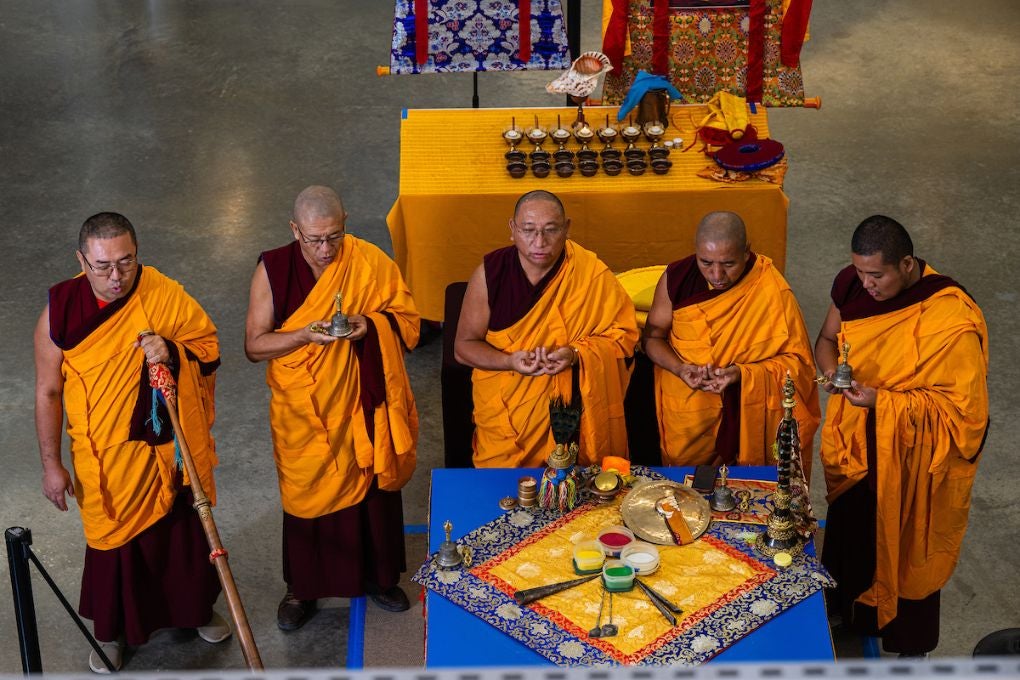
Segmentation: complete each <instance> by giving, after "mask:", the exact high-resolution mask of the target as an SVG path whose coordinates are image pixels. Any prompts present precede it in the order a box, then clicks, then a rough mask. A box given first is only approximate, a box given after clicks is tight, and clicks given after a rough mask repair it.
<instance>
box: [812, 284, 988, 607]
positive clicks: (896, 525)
mask: <svg viewBox="0 0 1020 680" xmlns="http://www.w3.org/2000/svg"><path fill="white" fill-rule="evenodd" d="M923 273H924V276H933V275H936V274H937V272H935V270H934V269H932V268H931V267H930V266H926V267H925V269H924V272H923ZM915 285H916V284H915ZM908 290H909V289H908ZM901 295H902V293H901ZM894 300H895V298H894V299H893V300H891V301H890V302H892V301H894ZM844 342H848V343H850V346H851V350H850V355H849V361H848V363H849V364H850V365H851V366H852V367H853V376H854V379H855V380H857V381H858V382H860V383H861V384H862V385H867V386H869V387H875V388H877V389H878V397H877V401H876V404H875V408H874V411H875V430H876V432H875V434H876V442H877V444H878V450H877V451H876V452H875V453H876V455H877V460H876V462H877V466H876V467H877V470H876V472H877V487H876V492H877V497H878V507H877V513H876V523H877V532H876V543H877V545H876V567H875V580H874V583H873V585H872V587H871V588H870V589H868V590H867V591H865V592H864V594H863V595H861V597H859V598H858V601H859V602H861V603H863V604H866V605H870V606H873V607H877V608H878V625H879V627H882V626H884V625H886V624H887V623H889V622H890V621H891V620H892V619H893V618H895V616H896V612H897V598H898V597H902V598H905V599H910V600H920V599H923V598H925V597H927V596H928V595H931V594H932V593H934V592H935V591H936V590H939V589H940V588H942V587H943V586H944V585H945V584H946V582H947V581H948V580H949V577H950V576H951V575H952V573H953V569H955V567H956V562H957V560H958V559H959V555H960V543H961V542H962V540H963V534H964V532H965V531H966V528H967V514H968V512H969V510H970V492H971V486H972V484H973V481H974V475H975V473H976V472H977V461H978V457H979V454H980V450H981V445H982V442H983V440H984V436H985V432H986V429H987V424H988V386H987V373H988V331H987V328H986V326H985V320H984V315H983V314H982V313H981V310H980V309H979V308H978V306H977V304H976V303H975V302H974V301H973V300H972V299H971V298H970V296H969V295H967V294H966V292H965V291H963V290H962V289H960V288H959V287H957V286H955V285H952V286H949V287H946V288H943V289H942V290H939V291H938V292H936V293H934V294H933V295H931V296H930V297H928V298H927V299H924V300H922V301H920V302H917V303H915V304H912V305H909V306H907V307H905V308H903V309H898V310H896V311H891V312H889V313H885V314H877V315H874V316H868V317H865V318H859V319H854V320H850V321H847V320H844V321H842V323H841V325H840V334H839V338H838V344H839V346H841V347H842V345H843V343H844ZM868 410H869V409H864V408H858V407H856V406H854V405H852V404H850V403H849V402H848V401H846V399H844V398H843V397H842V396H840V395H833V396H831V397H829V401H828V405H827V406H826V413H825V424H824V426H823V427H822V451H821V458H822V464H823V465H824V466H825V481H826V486H827V487H828V500H829V502H830V503H831V502H832V501H833V500H835V499H836V498H838V497H839V496H840V495H841V494H842V493H843V492H844V491H846V490H847V489H849V488H850V487H852V486H853V485H854V484H856V483H858V482H861V481H862V480H864V478H865V477H866V475H867V474H868V451H867V430H866V421H867V415H868Z"/></svg>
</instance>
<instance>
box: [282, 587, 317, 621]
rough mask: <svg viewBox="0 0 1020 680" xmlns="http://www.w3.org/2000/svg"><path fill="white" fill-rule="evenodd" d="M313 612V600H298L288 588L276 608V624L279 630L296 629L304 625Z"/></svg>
mask: <svg viewBox="0 0 1020 680" xmlns="http://www.w3.org/2000/svg"><path fill="white" fill-rule="evenodd" d="M313 614H315V600H299V599H297V598H296V597H294V593H292V592H290V591H289V590H288V591H287V594H286V595H284V596H283V599H282V600H280V606H279V607H277V609H276V625H277V626H278V627H279V628H280V630H297V629H298V628H300V627H301V626H303V625H305V623H306V622H307V621H308V619H310V618H312V615H313Z"/></svg>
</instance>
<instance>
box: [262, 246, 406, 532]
mask: <svg viewBox="0 0 1020 680" xmlns="http://www.w3.org/2000/svg"><path fill="white" fill-rule="evenodd" d="M337 291H340V292H341V293H342V294H343V311H344V313H346V314H361V315H364V316H365V317H367V318H368V321H369V323H371V324H373V325H374V326H375V330H376V332H377V333H378V336H379V349H380V351H381V354H382V362H383V372H384V375H385V402H384V403H382V404H381V405H379V406H378V407H377V408H375V409H374V411H373V412H372V414H371V416H370V417H371V418H373V425H374V440H373V439H372V438H370V437H369V434H368V426H367V421H366V416H365V412H364V409H363V407H362V400H361V375H360V365H359V360H358V358H357V356H356V355H355V350H354V343H353V342H350V341H347V340H338V341H336V342H333V343H330V344H327V345H317V344H308V345H305V346H303V347H300V348H298V349H296V350H294V351H293V352H291V353H290V354H287V355H284V356H282V357H278V358H276V359H272V360H270V361H269V365H268V366H267V369H266V382H267V383H268V384H269V387H270V388H271V390H272V399H271V401H270V406H269V414H270V425H271V427H272V431H273V448H274V455H275V458H276V469H277V473H278V476H279V483H280V497H281V499H282V502H283V509H284V511H285V512H287V513H288V514H291V515H294V516H295V517H302V518H314V517H320V516H322V515H326V514H329V513H331V512H336V511H337V510H341V509H343V508H347V507H350V506H352V505H354V504H356V503H359V502H360V501H361V500H362V499H363V498H364V497H365V494H366V493H367V492H368V489H369V487H370V486H371V484H372V480H373V479H376V478H378V484H379V488H380V489H383V490H386V491H395V490H397V489H400V488H401V487H402V486H403V485H404V484H405V483H406V482H407V480H408V479H410V477H411V474H412V473H413V472H414V468H415V455H416V447H417V441H418V411H417V408H416V406H415V402H414V396H413V395H412V393H411V386H410V381H409V379H408V376H407V370H406V368H405V366H404V357H403V353H404V350H403V346H402V345H401V342H403V344H404V345H406V346H407V347H414V346H415V344H417V342H418V333H419V321H420V319H419V317H418V313H417V311H416V310H415V307H414V302H413V301H412V300H411V296H410V293H409V292H408V291H407V287H406V286H405V285H404V282H403V280H402V279H401V277H400V272H399V271H398V270H397V268H396V265H394V264H393V261H392V260H390V259H389V258H388V257H387V256H386V255H385V253H383V252H382V251H381V250H379V248H377V247H376V246H374V245H372V244H371V243H368V242H367V241H363V240H361V239H358V238H356V237H354V236H351V235H350V234H348V235H347V236H346V237H345V238H344V244H343V248H342V250H341V251H340V253H339V254H338V255H337V259H336V260H335V261H334V262H333V264H331V265H330V266H329V267H327V268H326V270H325V271H324V272H323V273H322V275H321V276H320V277H319V279H318V280H317V281H316V283H315V287H314V288H313V289H312V291H311V292H310V293H309V295H308V297H307V298H306V299H305V301H304V302H303V303H302V305H301V306H300V307H299V308H298V309H297V310H296V311H295V312H294V313H293V314H292V315H291V316H290V317H289V318H287V320H286V321H285V322H284V323H283V325H282V326H281V327H280V330H281V331H293V330H295V329H299V328H303V327H305V326H307V325H308V324H310V323H313V322H315V321H320V320H324V319H329V318H331V317H332V316H333V313H334V311H335V296H336V293H337ZM387 316H388V317H389V318H391V319H393V320H394V322H395V325H396V328H397V330H394V329H393V327H392V326H391V325H390V321H389V320H388V318H387Z"/></svg>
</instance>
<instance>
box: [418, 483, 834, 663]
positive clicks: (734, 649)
mask: <svg viewBox="0 0 1020 680" xmlns="http://www.w3.org/2000/svg"><path fill="white" fill-rule="evenodd" d="M656 471H657V472H660V473H662V474H663V475H665V476H667V477H669V478H671V479H676V480H678V481H679V480H683V478H684V475H686V474H689V473H690V472H691V470H690V469H689V468H661V469H656ZM535 472H536V471H530V473H532V474H534V473H535ZM527 473H529V471H522V470H518V469H485V470H434V471H433V476H432V490H431V500H430V509H429V531H430V536H429V540H430V546H429V549H430V551H433V552H434V551H435V550H437V549H438V546H439V543H440V542H441V541H442V540H443V530H442V524H443V522H444V521H445V520H447V519H449V520H451V522H452V523H453V525H454V530H453V538H454V539H457V538H458V537H460V536H463V535H465V534H467V533H469V532H471V531H473V530H474V529H476V528H478V527H480V526H482V525H484V524H486V523H487V522H490V521H492V520H493V519H495V518H497V517H499V516H500V515H501V514H502V513H503V511H502V510H500V508H499V506H498V504H497V501H498V499H499V498H500V497H501V496H505V495H507V494H508V493H512V490H513V489H515V488H516V482H517V479H518V478H519V477H520V476H521V475H522V474H527ZM732 475H733V477H734V478H740V477H743V478H748V479H767V478H768V477H769V476H771V477H772V478H773V479H774V477H775V469H774V468H734V469H733V470H732ZM508 490H509V491H508ZM425 607H426V653H425V660H426V665H427V666H429V667H433V668H438V667H450V666H517V665H547V664H549V663H550V661H549V660H548V659H547V658H546V657H545V656H543V655H540V654H539V653H537V652H536V651H534V650H533V649H531V648H529V647H528V646H526V645H524V644H522V643H521V642H518V641H517V640H515V639H513V638H511V637H509V636H508V635H505V634H504V633H502V632H501V631H499V630H498V629H496V628H494V627H492V626H490V625H489V624H488V623H486V622H485V621H483V620H481V619H479V618H477V617H476V616H475V615H473V614H471V613H469V612H468V611H466V610H464V609H462V608H461V607H460V606H458V605H456V604H453V603H451V602H450V601H448V600H446V599H445V598H443V597H442V596H440V595H438V594H436V593H434V592H431V591H426V599H425ZM833 658H834V654H833V648H832V641H831V638H830V636H829V630H828V625H827V621H826V615H825V607H824V602H823V597H822V594H821V593H820V592H816V593H814V594H813V595H811V596H809V597H808V598H807V599H805V600H803V601H801V602H800V603H798V604H796V605H795V606H793V607H792V608H791V609H788V610H787V611H785V612H783V613H781V614H779V615H778V616H776V617H775V618H773V619H771V620H769V621H768V622H767V623H765V624H764V625H763V626H761V627H760V628H758V629H756V630H754V631H753V632H752V633H750V634H749V635H747V636H746V637H743V638H741V639H740V640H739V641H737V642H736V643H734V644H733V645H732V646H730V647H728V648H727V649H725V650H724V651H723V652H722V653H720V654H718V655H717V656H715V657H714V659H713V660H718V661H725V662H733V661H765V660H768V661H832V660H833Z"/></svg>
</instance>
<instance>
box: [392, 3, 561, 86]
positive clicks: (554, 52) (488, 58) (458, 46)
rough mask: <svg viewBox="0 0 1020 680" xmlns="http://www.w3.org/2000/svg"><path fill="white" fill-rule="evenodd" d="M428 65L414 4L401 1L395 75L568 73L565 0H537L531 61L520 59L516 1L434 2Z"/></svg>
mask: <svg viewBox="0 0 1020 680" xmlns="http://www.w3.org/2000/svg"><path fill="white" fill-rule="evenodd" d="M428 4H429V20H428V24H429V34H428V41H429V49H428V61H427V62H425V63H424V64H418V62H417V60H416V59H415V47H416V42H415V41H416V36H415V16H414V0H396V9H395V10H394V13H393V43H392V47H391V50H390V73H392V74H412V73H465V72H472V71H524V70H539V71H550V70H562V69H565V68H567V67H568V66H570V56H569V54H568V50H567V33H566V29H565V28H564V26H563V8H562V6H561V5H560V0H532V2H531V18H530V20H531V36H532V43H531V59H530V60H529V61H527V62H523V61H521V60H520V59H518V58H517V53H518V48H519V46H520V45H519V43H520V30H519V28H518V26H519V18H518V11H517V2H516V0H429V3H428Z"/></svg>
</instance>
